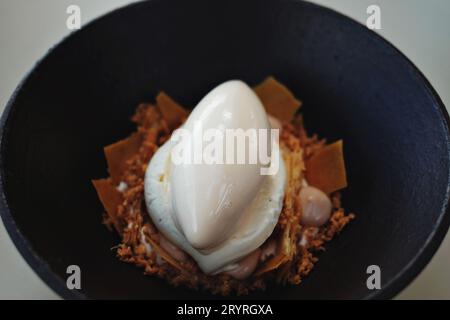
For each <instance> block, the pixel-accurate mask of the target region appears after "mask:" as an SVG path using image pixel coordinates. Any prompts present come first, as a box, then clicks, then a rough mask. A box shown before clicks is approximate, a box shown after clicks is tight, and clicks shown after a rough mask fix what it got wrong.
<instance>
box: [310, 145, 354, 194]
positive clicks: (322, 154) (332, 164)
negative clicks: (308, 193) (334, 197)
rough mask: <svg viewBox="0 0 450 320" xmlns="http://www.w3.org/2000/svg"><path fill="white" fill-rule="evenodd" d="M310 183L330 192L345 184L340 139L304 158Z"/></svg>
mask: <svg viewBox="0 0 450 320" xmlns="http://www.w3.org/2000/svg"><path fill="white" fill-rule="evenodd" d="M305 165H306V179H307V181H308V183H309V184H310V185H312V186H313V187H316V188H318V189H320V190H322V191H323V192H325V193H327V194H330V193H332V192H334V191H337V190H340V189H342V188H345V187H346V186H347V177H346V172H345V163H344V153H343V144H342V140H339V141H337V142H335V143H333V144H330V145H327V146H325V147H323V148H322V149H320V150H319V151H318V152H317V153H316V154H314V155H312V156H311V158H310V159H308V160H306V163H305Z"/></svg>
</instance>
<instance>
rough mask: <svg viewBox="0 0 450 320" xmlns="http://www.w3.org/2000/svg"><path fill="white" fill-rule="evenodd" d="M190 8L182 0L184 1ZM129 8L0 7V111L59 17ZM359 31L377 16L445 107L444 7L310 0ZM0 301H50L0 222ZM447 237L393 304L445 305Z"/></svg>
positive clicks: (59, 28) (447, 53) (91, 0)
mask: <svg viewBox="0 0 450 320" xmlns="http://www.w3.org/2000/svg"><path fill="white" fill-rule="evenodd" d="M186 1H189V0H186ZM130 2H133V1H132V0H108V1H106V0H77V1H75V0H39V1H28V0H2V1H1V2H0V44H1V45H0V53H1V54H0V111H2V110H3V107H4V106H5V104H6V102H7V100H8V98H9V97H10V96H11V94H12V92H13V90H14V88H15V87H16V86H17V84H18V83H19V81H20V80H21V79H22V77H23V76H24V75H25V74H26V73H27V71H28V70H29V69H30V68H31V67H32V66H33V64H34V63H35V62H36V60H38V59H39V58H40V57H42V56H43V55H44V54H45V52H46V51H47V50H48V49H49V48H50V47H51V46H52V45H54V44H55V43H57V42H58V41H59V40H61V39H62V38H63V37H64V36H65V35H66V34H68V33H69V32H70V31H69V30H68V29H67V27H66V18H67V14H66V9H67V7H68V6H69V5H71V4H77V5H78V6H80V8H81V16H82V23H83V24H85V23H86V22H88V21H90V20H92V19H93V18H95V17H97V16H99V15H102V14H104V13H106V12H108V11H110V10H112V9H113V8H117V7H120V6H122V5H125V4H127V3H130ZM312 2H316V3H320V4H323V5H326V6H329V7H331V8H333V9H335V10H337V11H340V12H342V13H344V14H346V15H348V16H350V17H352V18H354V19H356V20H358V21H360V22H362V23H365V21H366V19H367V13H366V9H367V7H368V6H369V5H371V4H377V5H379V6H380V8H381V23H382V24H381V27H382V29H381V30H378V31H377V32H379V33H380V34H381V35H382V36H384V37H385V38H386V39H388V40H389V41H391V42H392V43H393V44H394V45H395V46H396V47H398V48H399V49H400V50H401V51H402V52H403V53H404V54H406V55H407V56H408V57H409V58H410V59H411V60H412V61H413V62H414V63H415V64H416V65H417V67H418V68H419V69H420V70H421V71H422V72H423V73H424V74H425V76H426V77H427V78H428V80H429V81H430V82H431V84H432V85H433V86H434V88H435V89H436V90H437V92H438V93H439V94H440V96H441V98H442V100H443V101H444V104H445V105H446V106H450V90H449V83H450V59H449V57H450V19H449V17H450V1H448V0H430V1H422V0H396V1H392V0H378V1H375V0H313V1H312ZM0 257H1V258H0V270H1V272H0V299H57V298H58V296H57V295H56V294H55V293H54V292H53V291H52V290H51V289H49V288H48V287H47V285H46V284H44V283H43V282H42V280H41V279H40V278H39V277H38V276H37V275H36V274H35V273H34V271H33V270H32V269H31V268H30V267H29V266H28V265H27V264H26V262H25V261H24V259H23V258H22V257H21V255H20V254H19V252H18V251H17V250H16V248H15V246H14V245H13V243H12V242H11V240H10V238H9V236H8V234H7V233H6V230H5V228H4V226H3V224H2V223H1V222H0ZM449 270H450V236H449V234H447V237H446V239H445V240H444V243H443V244H442V246H441V247H440V249H439V250H438V252H437V254H436V255H435V257H434V258H433V259H432V261H431V263H430V264H429V265H428V266H427V267H426V268H425V270H424V271H423V272H422V273H421V274H420V275H419V276H418V277H417V279H416V280H415V281H414V282H413V283H412V284H411V285H410V286H408V287H407V288H406V289H405V290H404V291H403V292H402V293H401V294H400V295H399V296H398V298H403V299H408V298H416V299H418V298H419V299H450V276H449Z"/></svg>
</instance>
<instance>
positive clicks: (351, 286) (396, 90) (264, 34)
mask: <svg viewBox="0 0 450 320" xmlns="http://www.w3.org/2000/svg"><path fill="white" fill-rule="evenodd" d="M267 75H274V76H275V77H276V78H278V79H279V80H281V81H282V82H283V83H285V84H286V85H287V86H288V87H289V88H291V89H292V90H293V91H294V92H295V94H296V95H297V96H298V97H299V98H301V99H302V100H303V102H304V107H303V109H302V110H303V113H304V115H305V118H306V123H307V127H308V129H309V130H310V132H317V133H319V134H320V136H322V137H327V138H329V139H330V140H334V139H338V138H342V139H344V141H345V156H346V163H347V168H348V178H349V187H348V188H347V189H346V190H345V192H344V203H345V206H346V207H347V208H349V209H350V210H351V211H353V212H355V213H357V218H356V220H354V222H352V223H351V224H350V225H349V226H348V228H346V229H345V230H344V232H343V233H342V234H341V235H340V236H339V237H338V238H336V239H335V240H334V241H332V242H331V243H330V244H329V245H328V247H327V251H326V252H324V253H323V254H321V255H320V261H319V263H318V264H317V266H316V268H315V269H314V270H313V272H312V273H311V274H310V276H309V277H307V278H306V279H305V281H304V282H303V283H302V284H301V285H300V286H285V287H281V286H273V287H270V288H269V289H268V290H267V291H266V292H258V293H254V294H251V295H250V296H249V298H279V299H297V298H356V299H360V298H390V297H393V296H394V295H395V294H396V293H398V292H399V291H400V290H401V289H403V288H404V287H405V286H406V285H407V284H408V283H409V282H410V281H411V280H412V279H413V278H414V277H415V276H416V275H417V274H418V273H419V272H420V271H421V270H422V269H423V267H424V266H425V265H426V264H427V262H428V261H429V260H430V259H431V257H432V256H433V254H434V253H435V251H436V249H437V248H438V246H439V244H440V243H441V240H442V238H443V237H444V235H445V233H446V231H447V229H448V225H449V222H450V219H449V218H450V215H449V212H448V210H447V205H448V201H449V165H450V162H449V127H448V115H447V113H446V111H445V108H444V106H443V104H442V102H441V101H440V99H439V97H438V95H437V94H436V92H435V91H434V90H433V88H431V86H430V84H429V83H428V82H427V80H425V78H424V77H423V75H422V74H421V73H420V71H419V70H417V68H416V67H414V65H413V64H412V63H411V62H410V61H408V59H407V58H406V57H405V56H403V55H402V54H401V53H400V52H399V51H398V50H397V49H395V48H394V47H393V46H392V45H390V44H389V43H388V42H386V41H385V40H384V39H382V38H381V37H379V36H378V35H377V34H375V33H374V32H371V31H369V30H368V29H366V28H365V27H364V26H362V25H360V24H358V23H356V22H354V21H352V20H351V19H349V18H347V17H344V16H342V15H340V14H338V13H336V12H333V11H331V10H328V9H325V8H322V7H320V6H317V5H313V4H310V3H305V2H302V1H296V0H285V1H282V0H271V1H261V0H246V1H222V0H220V1H218V0H215V1H210V0H195V1H193V0H191V1H185V0H170V1H169V0H165V1H156V0H154V1H147V2H141V3H137V4H133V5H130V6H128V7H125V8H123V9H120V10H117V11H114V12H113V13H111V14H108V15H106V16H104V17H102V18H100V19H98V20H96V21H94V22H93V23H90V24H89V25H88V26H86V27H85V28H83V29H82V30H81V31H79V32H75V33H73V34H72V35H70V36H69V37H68V38H67V39H65V40H64V41H63V42H61V43H60V44H59V45H58V46H56V47H55V48H54V49H52V50H51V51H50V52H49V53H48V54H47V55H46V57H45V58H44V59H43V60H42V61H40V62H39V63H38V64H37V65H36V66H35V68H34V69H33V70H32V71H31V73H30V74H29V75H28V76H27V77H26V79H25V80H24V81H23V82H22V83H21V84H20V86H19V87H18V89H17V91H16V92H15V94H14V95H13V97H12V98H11V100H10V101H9V103H8V106H7V108H6V110H5V112H4V114H3V117H2V122H1V129H2V131H1V152H0V160H1V164H0V169H1V200H0V205H1V214H2V218H3V221H4V223H5V225H6V228H7V230H8V232H9V233H10V235H11V237H12V238H13V241H14V242H15V244H16V246H17V247H18V249H19V250H20V252H21V253H22V255H23V256H24V257H25V259H26V260H27V261H28V263H29V264H30V265H31V266H32V267H33V268H34V270H35V271H36V272H37V273H38V274H39V275H40V276H41V277H42V278H43V279H44V281H45V282H46V283H47V284H48V285H50V287H51V288H53V289H54V290H55V291H56V292H57V293H59V294H60V295H61V296H62V297H64V298H85V297H87V298H210V297H211V296H210V295H209V294H207V293H202V292H195V291H190V290H187V289H183V288H172V287H170V286H168V285H167V284H166V283H165V281H162V280H159V279H157V278H154V277H145V276H143V275H142V270H140V269H138V268H136V267H134V266H131V265H127V264H125V263H121V262H119V261H118V260H117V259H116V258H115V256H114V252H113V251H111V250H110V248H111V247H113V246H114V245H116V244H117V243H118V238H117V236H115V235H113V234H112V233H110V232H109V231H107V230H106V228H105V227H104V226H103V225H102V224H101V215H102V210H103V209H102V207H101V205H100V203H99V201H98V199H97V196H96V193H95V191H94V189H93V188H92V186H91V183H90V179H92V178H98V177H103V176H106V174H107V172H106V165H105V160H104V157H103V152H102V148H103V146H105V145H107V144H110V143H112V142H114V141H116V140H118V139H121V138H123V137H124V136H126V135H128V134H129V133H130V132H131V131H132V130H133V129H134V128H133V125H132V124H131V123H130V121H129V120H128V119H129V117H130V116H131V115H132V114H133V112H134V110H135V108H136V106H137V104H138V103H139V102H141V101H148V100H152V99H153V97H154V96H155V94H156V93H157V92H158V91H159V90H161V89H164V90H165V91H166V92H168V93H169V94H170V95H172V96H173V97H175V98H176V99H177V100H179V101H180V102H181V103H183V104H184V105H187V106H193V105H195V104H196V102H197V101H199V99H200V98H201V97H202V96H203V95H204V94H205V93H206V92H208V91H209V90H210V89H211V88H213V87H214V86H215V85H217V84H219V83H220V82H222V81H225V80H229V79H234V78H238V79H243V80H245V81H247V82H248V83H250V84H256V83H258V82H259V81H261V80H262V79H263V78H264V77H266V76H267ZM71 264H77V265H79V266H80V267H81V269H82V290H81V291H70V290H68V289H66V286H65V279H66V276H67V275H66V268H67V266H68V265H71ZM373 264H376V265H378V266H380V268H381V284H382V289H381V290H375V291H370V290H368V289H367V287H366V279H367V277H368V275H367V274H366V268H367V267H368V266H369V265H373Z"/></svg>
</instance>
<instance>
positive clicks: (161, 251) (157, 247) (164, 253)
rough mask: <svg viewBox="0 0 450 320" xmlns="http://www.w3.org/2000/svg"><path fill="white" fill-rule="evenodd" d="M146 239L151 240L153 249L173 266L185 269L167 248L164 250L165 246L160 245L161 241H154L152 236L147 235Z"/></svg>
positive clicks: (181, 269)
mask: <svg viewBox="0 0 450 320" xmlns="http://www.w3.org/2000/svg"><path fill="white" fill-rule="evenodd" d="M146 240H147V241H148V242H150V245H151V246H152V248H153V250H155V252H156V253H157V254H158V255H159V256H160V257H161V258H163V259H164V260H165V261H166V262H167V263H168V264H170V265H171V266H172V267H174V268H176V269H178V270H180V271H184V269H183V268H182V267H181V265H180V264H179V263H178V261H177V260H175V259H174V258H173V257H172V256H171V255H170V254H168V253H167V251H166V250H164V249H163V248H161V246H160V245H159V243H157V242H156V241H154V240H153V239H152V238H150V237H146Z"/></svg>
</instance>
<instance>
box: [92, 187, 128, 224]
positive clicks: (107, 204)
mask: <svg viewBox="0 0 450 320" xmlns="http://www.w3.org/2000/svg"><path fill="white" fill-rule="evenodd" d="M92 184H93V185H94V188H95V190H96V191H97V195H98V197H99V199H100V202H101V203H102V205H103V207H104V208H105V211H106V213H107V214H108V216H109V217H110V218H111V221H112V222H113V224H114V227H115V228H116V230H117V231H118V232H120V231H121V230H120V226H119V224H118V221H119V220H118V218H117V208H118V206H119V205H120V204H121V203H122V201H123V198H122V194H121V193H120V192H119V191H117V189H116V188H115V187H114V186H113V185H112V183H111V181H110V180H109V179H98V180H92Z"/></svg>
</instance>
